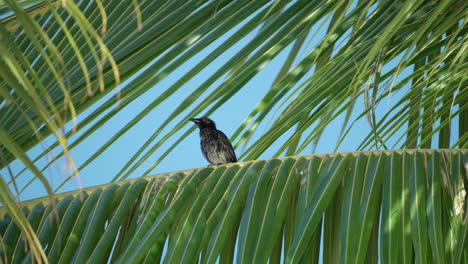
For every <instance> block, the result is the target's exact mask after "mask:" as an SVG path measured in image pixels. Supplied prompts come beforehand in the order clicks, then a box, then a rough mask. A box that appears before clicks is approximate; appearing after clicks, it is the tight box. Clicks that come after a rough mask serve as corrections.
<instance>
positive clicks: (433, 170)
mask: <svg viewBox="0 0 468 264" xmlns="http://www.w3.org/2000/svg"><path fill="white" fill-rule="evenodd" d="M467 156H468V153H467V152H466V151H459V150H446V151H433V150H420V151H386V152H380V151H375V152H354V153H343V154H331V155H311V156H297V157H289V158H284V159H272V160H267V161H252V162H243V163H239V164H233V165H227V166H217V167H208V168H200V169H193V170H188V171H182V172H176V173H169V174H164V175H154V176H149V177H144V178H140V179H134V180H127V181H125V182H120V183H118V184H117V183H112V184H107V185H105V186H99V187H97V188H96V187H93V188H92V189H84V190H81V191H74V192H71V193H65V194H59V195H57V196H56V199H57V204H58V205H57V210H55V211H54V210H51V204H50V200H49V199H48V198H47V197H46V198H42V199H36V200H33V201H29V202H26V203H24V204H23V206H24V209H25V210H26V211H29V213H27V214H28V217H29V219H28V220H29V221H30V223H31V224H34V225H36V226H37V227H36V228H37V230H38V231H37V232H38V233H39V239H40V241H41V244H42V245H44V246H46V245H50V246H48V247H47V249H46V250H45V252H46V254H47V255H48V257H49V260H50V261H51V262H57V259H58V258H57V257H59V256H60V257H59V261H58V262H60V263H70V262H79V263H82V262H87V261H89V262H94V261H97V262H107V261H109V260H111V259H112V260H116V261H117V262H118V263H128V262H142V261H144V260H145V259H146V260H148V258H151V259H154V255H153V254H154V252H159V253H157V254H159V256H158V257H157V258H158V259H159V258H160V260H161V261H163V262H168V263H172V262H174V261H181V260H182V262H184V263H191V262H193V261H194V260H196V259H200V258H202V259H204V260H203V262H204V263H214V262H215V261H216V260H217V259H218V258H219V257H220V254H223V253H222V252H223V249H224V248H225V247H230V243H229V241H230V240H229V237H230V236H234V237H237V246H236V247H235V250H234V252H233V253H234V256H231V259H224V260H225V261H228V262H231V261H232V260H233V259H232V257H234V259H236V260H237V261H238V262H243V263H244V262H255V261H258V262H261V263H265V262H266V261H267V260H268V259H271V258H272V257H273V256H274V255H275V254H274V252H273V249H274V248H275V250H279V251H280V252H283V254H284V260H285V261H286V262H287V263H296V262H298V261H301V260H303V259H304V257H305V256H308V255H309V254H310V253H308V252H307V248H308V247H309V245H310V243H311V242H312V238H313V237H314V236H313V234H314V231H315V232H317V231H318V232H322V238H321V240H322V241H327V240H330V239H334V238H333V236H334V234H333V233H329V232H326V230H325V229H322V226H321V225H318V223H320V222H321V221H324V225H325V226H327V225H328V224H329V223H328V221H333V222H335V223H336V227H337V228H338V230H337V231H339V232H338V234H339V237H340V238H339V239H335V240H333V241H334V244H333V246H332V247H330V248H324V249H323V250H324V251H328V252H329V254H332V255H333V256H334V258H338V259H339V258H341V261H343V262H345V263H347V262H363V261H364V259H365V258H369V257H370V255H371V254H375V256H380V258H379V259H380V261H382V262H385V263H387V262H392V261H397V260H400V261H410V260H411V258H412V256H414V257H415V258H420V259H421V260H422V258H424V259H425V260H426V261H429V260H436V259H437V260H438V261H441V262H447V261H450V260H452V261H454V262H457V261H458V260H461V259H462V258H465V257H466V255H465V254H466V253H467V252H466V244H465V243H466V241H465V240H464V237H466V230H467V228H466V225H467V223H466V221H465V220H466V216H464V215H466V213H465V212H463V211H459V210H458V209H457V208H459V206H460V205H462V206H465V205H463V203H465V202H466V201H464V200H462V201H457V200H454V199H443V197H442V196H441V195H438V196H437V195H436V196H434V195H431V193H439V194H444V196H450V193H452V192H453V190H457V189H458V190H460V186H463V179H465V180H466V178H467V176H466V175H467V174H466V170H460V169H458V168H461V167H463V164H465V163H466V162H468V160H467V159H466V157H467ZM426 175H427V176H428V177H426ZM419 179H426V180H422V181H420V180H419ZM311 182H315V183H314V184H313V187H312V191H311V196H310V198H309V199H307V200H308V201H307V202H306V203H305V204H304V205H305V210H303V209H301V207H302V205H301V204H302V202H298V203H292V201H295V200H298V201H301V197H304V196H306V195H307V193H308V192H310V191H309V188H307V187H306V186H308V185H309V184H310V183H311ZM339 186H342V188H343V190H345V193H344V195H337V194H338V192H341V190H340V189H341V187H339ZM463 188H464V187H463ZM425 190H432V191H431V192H426V191H425ZM456 194H459V192H457V193H456ZM428 196H433V197H432V198H429V197H428ZM459 203H461V204H459ZM291 205H295V206H294V207H295V208H291V209H293V210H286V209H287V208H288V207H290V206H291ZM338 205H339V208H343V210H342V211H340V217H339V218H337V219H331V218H328V217H327V215H326V212H327V211H329V210H330V209H332V208H333V207H334V206H338ZM441 208H443V210H441ZM294 210H298V211H297V212H302V213H296V214H295V215H294V214H293V215H291V214H290V213H289V212H292V211H294ZM1 214H2V215H1V216H2V217H1V219H2V220H1V225H2V226H3V227H6V228H5V229H4V230H6V232H5V233H2V236H3V237H4V238H5V240H4V243H5V248H4V249H3V250H2V256H3V259H4V260H5V258H8V259H9V260H12V262H13V263H18V262H21V261H25V260H27V259H28V258H31V255H30V254H25V251H24V240H23V239H22V238H21V233H20V232H15V233H14V236H15V237H12V236H13V233H11V232H9V230H13V229H14V227H15V226H16V223H15V221H12V218H11V217H9V215H8V213H7V212H6V210H2V212H1ZM41 215H42V217H41ZM288 218H289V219H290V220H287V219H288ZM234 219H241V220H240V223H239V224H237V225H233V224H234V223H233V220H234ZM434 219H438V220H437V223H438V225H437V226H434V225H433V224H431V222H433V221H434ZM294 223H295V224H294ZM291 224H293V225H292V226H289V227H287V225H291ZM374 226H375V228H376V229H377V230H380V232H372V230H373V228H374ZM283 228H293V229H294V235H293V237H292V243H291V244H290V245H288V247H285V246H283V245H280V246H275V241H276V240H277V239H281V240H283V239H286V237H285V235H286V234H285V233H282V232H280V231H281V230H282V229H283ZM434 228H436V229H440V230H444V232H435V233H434V231H435V230H433V229H434ZM431 229H432V231H431ZM428 230H429V231H428ZM427 235H429V237H432V238H430V239H427V238H428V237H424V236H427ZM433 235H435V236H433ZM453 235H455V236H454V237H453ZM7 237H8V239H7ZM65 237H69V238H68V242H66V243H64V238H65ZM166 243H168V244H167V247H166V246H165V244H166ZM117 245H121V246H117ZM371 248H373V249H374V250H377V251H380V254H379V253H378V252H373V250H369V249H371ZM13 253H14V254H13ZM316 257H318V256H316ZM324 258H325V256H324ZM316 260H317V259H316ZM422 261H423V260H422Z"/></svg>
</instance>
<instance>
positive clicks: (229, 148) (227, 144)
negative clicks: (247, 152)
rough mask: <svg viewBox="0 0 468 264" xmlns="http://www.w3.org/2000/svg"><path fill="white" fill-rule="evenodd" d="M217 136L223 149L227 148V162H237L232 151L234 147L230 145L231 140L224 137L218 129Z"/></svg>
mask: <svg viewBox="0 0 468 264" xmlns="http://www.w3.org/2000/svg"><path fill="white" fill-rule="evenodd" d="M218 136H219V139H220V140H221V142H222V143H223V145H224V147H225V149H226V150H227V153H226V154H227V158H228V160H229V162H237V157H236V153H235V152H234V148H233V147H232V144H231V141H229V139H228V138H227V137H226V135H225V134H224V133H223V132H221V131H219V130H218Z"/></svg>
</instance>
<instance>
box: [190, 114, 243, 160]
mask: <svg viewBox="0 0 468 264" xmlns="http://www.w3.org/2000/svg"><path fill="white" fill-rule="evenodd" d="M190 121H193V122H194V123H195V124H196V125H197V126H198V127H199V128H200V145H201V151H202V153H203V156H205V158H206V159H207V160H208V162H209V163H210V164H213V165H219V164H224V163H231V162H237V158H236V153H235V152H234V149H233V148H232V145H231V142H230V141H229V139H228V138H227V137H226V135H225V134H224V133H223V132H221V131H219V130H217V129H216V125H215V123H214V122H213V120H211V119H209V118H208V117H201V118H190Z"/></svg>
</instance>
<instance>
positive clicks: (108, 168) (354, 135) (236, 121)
mask: <svg viewBox="0 0 468 264" xmlns="http://www.w3.org/2000/svg"><path fill="white" fill-rule="evenodd" d="M326 28H327V26H323V27H322V28H321V29H320V30H319V32H318V34H317V35H315V36H314V38H312V37H311V36H309V38H308V40H307V41H306V42H305V43H306V44H307V45H305V49H304V50H305V51H302V52H300V56H301V55H302V56H304V55H306V54H307V53H308V51H309V50H310V49H311V48H312V47H314V46H315V45H316V43H317V42H318V41H319V40H320V39H322V37H323V35H324V33H325V30H326ZM316 29H318V27H317V28H316ZM232 32H234V31H230V32H228V33H227V34H226V35H225V36H224V37H223V38H221V39H220V40H218V41H217V42H215V43H213V44H212V45H211V46H210V47H208V48H206V49H205V50H204V51H203V52H201V53H199V54H198V55H197V56H196V57H194V58H193V59H192V60H190V61H189V62H188V63H186V64H184V65H183V66H182V67H181V68H179V69H177V70H176V71H175V72H174V73H173V74H171V75H169V76H168V77H166V78H165V79H164V80H163V81H162V82H160V83H158V84H157V85H155V86H154V87H153V88H152V89H151V90H149V91H148V92H147V93H146V94H144V95H143V96H141V97H140V98H139V99H138V100H135V101H134V102H133V103H132V104H130V105H129V106H127V107H126V108H124V109H123V111H121V112H120V113H119V114H117V115H116V116H115V117H114V118H112V119H111V120H110V121H108V122H107V123H106V124H105V125H104V126H102V127H101V128H100V129H99V130H98V131H97V132H95V133H94V134H92V135H91V136H90V137H88V138H87V139H86V140H85V141H84V142H83V143H81V144H80V145H79V146H78V147H76V148H74V149H73V150H72V151H71V154H72V157H73V159H74V161H75V163H76V164H77V165H78V166H79V165H80V164H81V163H82V162H84V161H85V160H86V159H87V158H88V157H89V156H90V155H91V154H92V153H94V152H95V151H96V150H97V149H98V148H99V147H100V146H102V145H103V144H104V143H105V142H106V140H108V139H109V138H111V137H112V135H114V134H115V133H117V132H118V131H119V129H121V128H122V127H123V126H124V125H125V124H126V123H127V122H129V121H130V120H131V118H133V117H134V116H135V115H137V114H138V113H139V110H141V109H143V108H144V106H146V105H147V104H149V103H150V102H151V101H152V100H153V99H154V98H155V97H156V96H158V95H159V94H160V93H161V92H162V91H164V90H165V89H167V88H168V87H169V86H170V85H171V84H172V83H174V82H175V81H176V80H177V79H179V78H180V77H181V76H182V75H183V74H184V73H185V72H187V71H188V70H189V69H190V68H191V67H192V66H193V65H195V63H196V62H198V61H199V60H200V58H203V57H204V56H206V54H208V52H210V51H211V50H212V48H213V47H215V46H217V45H219V44H220V43H221V41H223V40H224V39H225V38H226V36H227V35H229V34H231V33H232ZM255 33H256V32H254V33H251V34H250V35H248V36H247V37H246V38H245V39H244V40H243V41H242V42H240V43H239V44H238V45H236V46H234V47H232V48H231V49H230V50H228V51H227V52H225V54H223V55H222V56H221V57H220V58H218V59H217V60H216V61H215V62H214V63H212V64H211V65H210V66H209V67H208V68H207V69H205V70H203V71H202V72H201V73H200V74H198V75H197V77H196V78H194V79H192V80H191V81H190V82H188V83H187V84H185V85H184V86H183V88H181V89H180V90H179V91H178V92H177V93H176V94H174V95H173V96H172V97H170V98H169V99H168V100H167V101H166V102H164V103H163V104H162V105H160V106H159V107H157V108H156V109H154V110H153V111H152V112H151V113H150V114H149V115H147V116H146V117H145V118H144V119H143V120H142V121H140V122H139V123H138V124H137V125H135V126H134V127H133V128H132V129H131V130H129V131H128V132H127V133H126V134H125V135H123V136H122V137H121V138H120V139H119V140H118V141H117V142H115V143H114V144H113V145H112V147H110V148H108V149H107V150H106V151H105V152H104V153H103V154H102V155H101V156H100V157H99V158H97V159H96V160H95V161H94V162H93V163H91V164H90V165H89V166H88V167H86V168H85V169H84V170H82V171H80V174H79V180H78V178H76V179H73V180H71V181H69V183H68V184H67V185H66V186H65V187H64V188H62V190H61V192H62V191H69V190H75V189H78V188H79V187H80V186H82V187H89V186H95V185H99V184H104V183H108V182H109V181H110V180H111V179H112V178H113V177H114V176H115V174H116V173H117V172H118V171H119V170H120V168H122V166H123V165H124V164H125V163H126V162H127V160H128V159H129V158H130V157H131V156H132V155H133V154H134V153H135V151H137V150H138V148H140V146H141V145H142V144H143V143H144V142H145V141H146V140H147V139H148V138H149V137H150V136H151V134H152V133H153V132H154V131H155V130H156V129H157V128H158V127H159V126H160V125H161V123H162V122H163V121H164V120H165V119H166V117H167V116H168V115H169V114H170V113H171V111H173V109H174V107H175V106H176V105H178V104H179V103H180V102H181V101H182V100H183V98H185V97H186V96H188V95H189V94H190V93H191V92H192V91H193V90H194V89H195V88H196V87H197V86H199V85H200V84H201V83H202V82H203V81H204V80H205V79H206V78H207V77H208V76H210V74H211V73H213V72H214V71H215V70H216V69H217V68H219V67H220V66H221V65H222V64H223V63H224V62H226V61H227V59H228V58H230V57H231V56H233V55H234V54H235V52H236V51H238V50H239V49H240V48H241V47H242V46H243V45H244V44H246V43H247V41H248V40H249V39H250V38H252V36H253V34H255ZM312 35H313V34H312ZM290 48H291V46H290V47H288V48H287V49H285V50H284V51H283V52H282V53H281V54H280V55H279V56H277V57H276V58H275V59H274V60H273V61H271V62H270V63H269V64H268V65H266V66H265V68H263V69H262V71H260V73H259V74H258V75H257V76H255V77H254V78H253V79H252V80H251V81H250V82H248V83H247V84H246V85H245V87H244V89H242V90H241V91H240V92H239V93H237V94H236V95H235V96H234V97H233V98H232V99H231V100H230V101H229V102H228V103H226V104H225V105H223V106H222V107H221V108H220V109H219V110H217V111H216V112H215V113H214V114H212V115H211V116H210V117H211V118H212V119H213V120H214V121H215V122H216V124H217V127H218V129H220V130H222V131H224V132H225V133H226V134H227V135H228V136H230V135H232V133H233V132H234V131H235V130H236V129H237V127H238V126H239V125H240V124H241V123H242V121H243V120H244V118H246V117H247V116H248V114H249V113H250V112H251V110H252V109H253V107H254V106H255V105H256V104H257V102H258V101H259V100H260V99H261V98H262V97H263V95H264V94H265V93H266V91H267V90H268V89H270V87H271V85H272V82H273V80H274V78H275V77H276V74H277V73H278V72H279V70H280V67H281V66H282V64H283V62H284V60H285V58H286V56H287V54H288V53H289V51H290ZM403 75H405V74H403ZM221 81H222V79H220V80H218V81H217V82H216V83H215V84H214V85H213V86H212V87H211V88H210V90H209V91H208V92H207V93H205V94H204V95H203V96H202V97H201V98H198V101H197V102H199V101H201V100H203V97H204V96H206V95H207V94H209V92H210V91H212V90H213V89H214V88H215V87H216V86H217V85H218V84H220V83H221ZM124 84H125V83H124ZM124 84H123V85H124ZM114 95H115V93H112V95H109V96H114ZM109 96H107V97H106V98H109ZM106 98H104V99H106ZM394 98H395V99H391V101H389V103H388V105H386V106H385V105H384V106H382V107H380V108H379V109H378V112H377V114H378V115H379V116H382V115H383V113H385V111H386V110H388V109H389V108H390V106H391V104H392V103H394V102H396V101H397V100H398V98H399V96H395V97H394ZM102 102H103V100H101V103H102ZM190 109H192V108H190ZM362 110H363V104H362V101H361V103H357V104H356V106H355V110H354V112H353V113H354V114H353V118H351V121H353V120H354V118H355V117H356V116H357V114H359V113H360V112H361V111H362ZM91 111H93V109H90V110H88V111H86V112H84V113H82V114H81V115H79V116H78V121H80V120H83V119H84V117H85V116H86V115H88V114H89V113H90V112H91ZM185 113H186V112H185ZM185 113H184V114H185ZM279 113H280V112H278V111H273V113H272V114H270V115H269V116H268V118H267V119H266V120H268V122H266V123H263V124H262V126H260V127H259V128H258V129H257V132H256V133H255V135H256V137H254V138H253V139H252V140H251V141H250V143H252V142H254V141H255V140H256V139H257V138H258V136H260V135H261V134H262V133H263V132H265V131H266V128H267V127H268V126H269V125H271V123H272V121H273V120H274V118H275V117H276V115H277V114H279ZM184 114H182V115H181V116H179V117H178V118H177V119H176V120H174V121H173V124H176V123H178V122H184V123H186V128H188V127H189V126H194V125H193V123H192V122H190V121H188V120H186V119H183V116H184ZM343 120H344V117H343V116H341V117H340V118H338V119H337V120H336V121H335V122H333V123H332V124H331V125H329V126H328V127H327V129H326V130H325V131H324V133H323V136H322V139H321V141H320V142H319V144H318V146H317V148H316V149H315V152H314V153H329V152H333V151H334V148H335V145H336V142H337V140H338V136H339V133H340V131H341V128H342V122H343ZM172 126H173V125H170V126H169V128H172ZM167 131H169V130H168V129H166V130H165V132H167ZM184 131H185V129H184V130H183V131H182V132H179V133H178V134H177V135H176V136H175V137H173V139H172V140H171V141H169V144H165V145H164V146H163V147H162V148H161V149H160V150H158V151H157V152H156V153H154V154H153V155H152V157H151V158H150V159H148V160H147V161H146V162H144V163H143V164H142V166H140V168H139V169H137V170H136V171H135V172H134V173H132V175H131V177H132V178H134V177H140V176H141V175H142V174H143V173H144V171H146V169H147V168H148V167H149V166H151V164H152V163H153V162H154V161H155V160H156V159H157V158H158V157H159V155H161V154H162V153H163V152H164V151H165V150H166V148H167V147H169V146H170V145H171V144H172V143H173V142H174V140H175V139H177V138H178V136H180V135H182V133H183V132H184ZM368 131H369V125H368V123H367V121H366V120H365V119H362V120H360V121H358V122H357V123H355V124H354V128H353V129H352V131H351V132H350V134H349V135H348V137H347V138H346V140H345V141H344V142H343V144H342V145H341V147H340V148H339V151H354V150H355V149H356V148H357V146H358V145H359V143H361V141H362V140H363V138H364V137H365V136H366V135H367V133H368ZM78 135H79V133H78ZM163 135H164V133H163ZM75 138H76V136H73V137H72V139H71V141H70V142H73V139H75ZM160 138H161V136H159V137H158V138H157V140H159V139H160ZM284 138H286V137H284ZM52 142H53V140H52V138H50V137H49V138H48V139H47V140H45V143H43V144H40V145H39V146H36V147H35V148H33V149H32V150H30V151H29V152H28V154H30V157H31V158H35V157H36V156H37V155H38V154H40V153H41V152H42V151H43V150H44V149H45V148H46V147H47V146H48V145H49V144H51V143H52ZM279 146H280V145H279V144H275V145H273V146H272V147H271V148H270V150H269V151H267V152H266V153H264V154H263V155H262V156H261V158H262V159H267V158H271V157H272V154H273V153H274V152H275V149H277V148H278V147H279ZM242 150H243V149H242V148H239V149H237V150H236V153H237V155H238V156H240V154H241V153H242ZM59 153H60V151H59V149H57V150H56V151H55V152H54V154H55V155H57V154H59ZM302 154H313V152H312V146H310V147H309V148H307V149H306V150H305V151H303V153H302ZM50 158H51V157H50V156H49V157H47V159H43V160H41V161H40V162H38V163H37V166H38V167H39V168H42V166H43V165H44V164H46V160H48V159H50ZM207 164H208V163H207V162H206V161H205V159H204V158H203V156H202V154H201V152H200V147H199V137H198V129H197V130H196V131H194V132H193V133H192V134H191V135H190V136H189V137H188V138H186V139H185V140H184V141H183V142H182V143H181V144H179V146H178V147H177V148H176V149H175V150H174V151H173V152H172V153H171V154H170V155H169V156H168V157H167V158H166V159H165V160H164V161H163V162H162V163H160V164H159V165H158V166H157V167H156V168H155V169H153V171H152V173H151V174H158V173H164V172H172V171H177V170H183V169H190V168H197V167H203V166H206V165H207ZM22 168H23V166H22V165H21V164H20V163H19V162H16V161H15V162H13V163H12V166H11V169H12V171H13V174H15V175H16V174H17V173H18V172H19V171H20V170H21V169H22ZM0 173H1V175H2V176H3V177H5V178H7V179H9V178H10V176H9V172H8V171H7V170H6V169H3V170H1V171H0ZM44 173H45V174H46V175H47V176H48V177H50V179H51V183H52V184H53V185H54V186H58V185H59V184H60V183H61V181H62V180H63V179H65V178H66V177H67V176H68V175H69V173H70V171H69V165H68V163H67V162H66V161H65V160H64V159H60V160H59V161H58V162H55V163H54V164H53V165H52V166H51V167H49V168H48V169H47V170H46V171H45V172H44ZM31 177H32V175H31V174H30V173H28V172H26V173H24V174H22V176H21V177H20V179H19V180H18V182H17V185H18V186H20V187H21V186H23V185H24V184H25V183H26V182H27V181H28V180H29V179H30V178H31ZM45 194H46V193H45V191H44V188H43V187H42V184H41V183H39V182H38V181H35V182H34V183H33V184H32V185H30V186H29V187H28V188H27V189H26V191H25V192H24V193H22V194H21V199H22V200H27V199H31V198H37V197H40V196H44V195H45Z"/></svg>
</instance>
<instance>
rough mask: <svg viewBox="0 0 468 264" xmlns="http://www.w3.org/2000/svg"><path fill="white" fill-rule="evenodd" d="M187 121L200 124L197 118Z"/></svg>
mask: <svg viewBox="0 0 468 264" xmlns="http://www.w3.org/2000/svg"><path fill="white" fill-rule="evenodd" d="M189 120H190V121H192V122H194V123H195V124H198V123H200V119H198V118H190V119H189Z"/></svg>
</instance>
